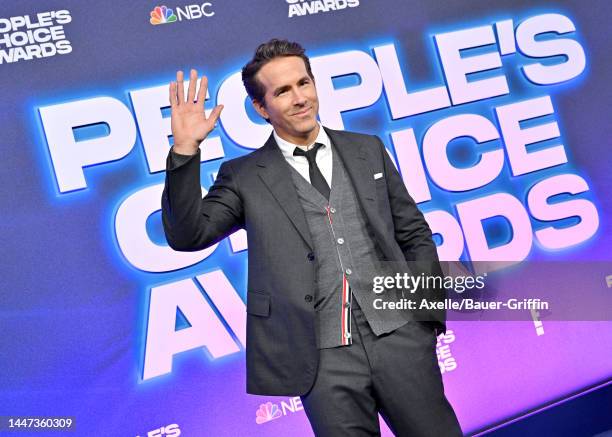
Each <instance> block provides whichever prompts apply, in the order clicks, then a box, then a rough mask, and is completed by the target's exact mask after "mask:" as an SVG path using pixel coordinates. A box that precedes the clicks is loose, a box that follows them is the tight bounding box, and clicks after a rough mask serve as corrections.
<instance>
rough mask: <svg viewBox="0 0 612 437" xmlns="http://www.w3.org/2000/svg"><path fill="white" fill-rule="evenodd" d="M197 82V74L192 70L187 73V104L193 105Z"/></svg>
mask: <svg viewBox="0 0 612 437" xmlns="http://www.w3.org/2000/svg"><path fill="white" fill-rule="evenodd" d="M197 81H198V72H197V71H196V70H194V69H193V68H192V69H191V71H190V72H189V89H188V92H187V103H193V101H194V100H195V93H196V82H197Z"/></svg>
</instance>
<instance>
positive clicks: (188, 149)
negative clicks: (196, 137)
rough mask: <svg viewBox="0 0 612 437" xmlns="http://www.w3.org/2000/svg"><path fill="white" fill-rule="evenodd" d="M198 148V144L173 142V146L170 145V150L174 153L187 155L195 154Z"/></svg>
mask: <svg viewBox="0 0 612 437" xmlns="http://www.w3.org/2000/svg"><path fill="white" fill-rule="evenodd" d="M198 149H199V146H198V145H195V146H194V145H182V144H175V145H174V146H172V151H173V152H174V153H177V154H179V155H187V156H192V155H195V154H196V153H198Z"/></svg>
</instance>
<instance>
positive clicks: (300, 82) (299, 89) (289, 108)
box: [253, 56, 319, 144]
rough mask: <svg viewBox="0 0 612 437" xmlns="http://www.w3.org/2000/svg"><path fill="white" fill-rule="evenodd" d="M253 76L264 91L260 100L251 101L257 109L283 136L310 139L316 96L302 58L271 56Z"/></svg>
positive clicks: (314, 124) (312, 137) (313, 132)
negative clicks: (271, 58) (272, 57)
mask: <svg viewBox="0 0 612 437" xmlns="http://www.w3.org/2000/svg"><path fill="white" fill-rule="evenodd" d="M256 77H257V79H258V80H259V82H260V83H261V84H262V85H263V86H264V87H265V90H266V92H265V94H264V102H253V105H254V106H255V109H256V110H257V112H258V113H259V114H260V115H261V116H262V117H264V118H267V119H269V120H270V123H271V124H272V126H273V127H274V129H275V130H276V132H277V133H278V134H279V135H280V136H281V137H282V138H283V139H286V140H287V141H290V142H293V143H296V144H302V143H308V142H312V141H314V140H315V138H316V135H317V133H318V123H317V113H318V112H319V99H318V97H317V90H316V88H315V84H314V81H313V80H312V78H311V77H310V76H308V73H307V71H306V65H305V64H304V61H303V60H302V58H300V57H298V56H285V57H278V58H275V59H273V60H271V61H270V62H268V63H267V64H266V65H264V66H263V67H262V68H261V69H260V70H259V71H258V72H257V76H256Z"/></svg>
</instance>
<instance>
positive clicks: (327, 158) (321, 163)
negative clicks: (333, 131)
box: [274, 123, 332, 188]
mask: <svg viewBox="0 0 612 437" xmlns="http://www.w3.org/2000/svg"><path fill="white" fill-rule="evenodd" d="M274 139H275V140H276V144H278V147H280V149H281V152H283V156H284V157H285V160H286V161H287V162H288V163H289V165H290V166H291V167H293V168H294V169H296V170H297V171H298V173H299V174H301V175H302V176H303V177H304V179H306V180H307V181H308V182H310V174H309V172H308V160H307V159H306V157H305V156H293V151H294V150H295V148H296V147H299V148H301V149H302V150H310V149H311V148H312V146H314V144H315V143H321V144H323V147H320V148H319V150H318V151H317V157H316V162H317V166H318V167H319V170H320V171H321V173H322V174H323V177H324V178H325V180H326V181H327V185H329V186H330V188H331V183H332V145H331V140H330V139H329V137H328V136H327V132H325V129H323V126H321V123H319V134H318V135H317V138H316V139H315V140H314V142H313V143H312V144H309V145H308V147H305V146H298V145H297V144H292V143H290V142H289V141H286V140H283V139H282V138H281V137H280V136H278V134H277V133H276V131H274Z"/></svg>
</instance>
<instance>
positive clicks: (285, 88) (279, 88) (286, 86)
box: [274, 85, 289, 96]
mask: <svg viewBox="0 0 612 437" xmlns="http://www.w3.org/2000/svg"><path fill="white" fill-rule="evenodd" d="M288 89H289V85H282V86H279V87H278V88H276V89H275V90H274V95H275V96H276V95H278V94H279V93H280V92H281V91H285V90H288Z"/></svg>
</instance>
